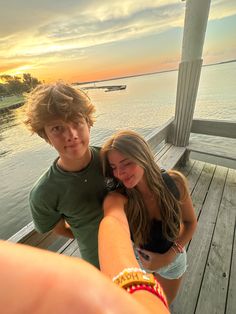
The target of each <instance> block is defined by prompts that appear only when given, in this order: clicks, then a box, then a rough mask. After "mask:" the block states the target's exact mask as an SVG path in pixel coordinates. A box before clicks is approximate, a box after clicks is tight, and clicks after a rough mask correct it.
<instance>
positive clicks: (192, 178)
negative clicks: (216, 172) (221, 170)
mask: <svg viewBox="0 0 236 314" xmlns="http://www.w3.org/2000/svg"><path fill="white" fill-rule="evenodd" d="M204 166H205V163H203V162H201V161H195V163H194V165H193V167H192V169H191V172H190V173H189V174H188V175H187V180H188V186H189V192H190V194H192V192H193V190H194V188H195V186H196V184H197V182H198V180H199V178H200V175H201V173H202V171H203V168H204ZM204 171H207V168H205V170H204ZM195 193H196V192H195Z"/></svg>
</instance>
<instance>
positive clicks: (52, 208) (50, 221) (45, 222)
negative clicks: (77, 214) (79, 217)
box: [29, 191, 62, 233]
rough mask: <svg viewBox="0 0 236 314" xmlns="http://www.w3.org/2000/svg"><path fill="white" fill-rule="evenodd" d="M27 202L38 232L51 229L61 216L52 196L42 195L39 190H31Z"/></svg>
mask: <svg viewBox="0 0 236 314" xmlns="http://www.w3.org/2000/svg"><path fill="white" fill-rule="evenodd" d="M29 203H30V210H31V214H32V218H33V222H34V225H35V229H36V230H37V231H38V232H40V233H45V232H48V231H50V230H52V229H53V228H54V227H55V225H56V224H57V223H58V222H59V220H60V219H61V218H62V215H61V214H60V212H58V211H57V209H56V202H55V201H54V200H53V199H52V196H49V195H42V193H39V191H38V193H37V192H35V191H31V193H30V196H29Z"/></svg>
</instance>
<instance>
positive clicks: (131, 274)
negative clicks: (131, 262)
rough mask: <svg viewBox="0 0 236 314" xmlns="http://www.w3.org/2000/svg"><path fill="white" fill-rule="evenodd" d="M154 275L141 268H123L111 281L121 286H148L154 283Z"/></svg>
mask: <svg viewBox="0 0 236 314" xmlns="http://www.w3.org/2000/svg"><path fill="white" fill-rule="evenodd" d="M154 279H155V277H154V276H153V274H148V273H147V272H146V271H145V270H143V269H141V268H136V267H135V268H125V269H124V270H123V271H122V272H120V273H119V274H118V275H117V276H115V277H114V278H113V279H112V281H113V282H114V283H116V284H117V285H118V286H120V287H121V288H126V287H129V286H130V285H134V284H136V285H138V284H148V285H149V286H154V285H155V280H154Z"/></svg>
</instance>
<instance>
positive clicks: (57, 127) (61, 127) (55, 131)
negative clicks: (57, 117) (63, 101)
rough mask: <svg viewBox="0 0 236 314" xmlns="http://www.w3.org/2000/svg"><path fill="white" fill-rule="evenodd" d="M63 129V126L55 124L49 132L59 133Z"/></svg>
mask: <svg viewBox="0 0 236 314" xmlns="http://www.w3.org/2000/svg"><path fill="white" fill-rule="evenodd" d="M63 131H64V127H63V126H62V125H55V126H53V127H52V128H51V132H52V133H53V134H59V133H62V132H63Z"/></svg>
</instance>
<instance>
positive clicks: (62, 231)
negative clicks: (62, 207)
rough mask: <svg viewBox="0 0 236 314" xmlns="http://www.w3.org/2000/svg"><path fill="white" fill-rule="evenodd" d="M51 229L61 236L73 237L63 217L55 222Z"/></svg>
mask: <svg viewBox="0 0 236 314" xmlns="http://www.w3.org/2000/svg"><path fill="white" fill-rule="evenodd" d="M52 230H53V232H55V233H56V234H59V235H61V236H63V237H67V238H72V239H74V235H73V233H72V231H71V229H70V226H69V224H68V223H67V222H66V221H65V220H64V219H63V218H62V219H61V220H60V221H59V222H58V223H57V224H56V226H55V227H54V228H53V229H52Z"/></svg>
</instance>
